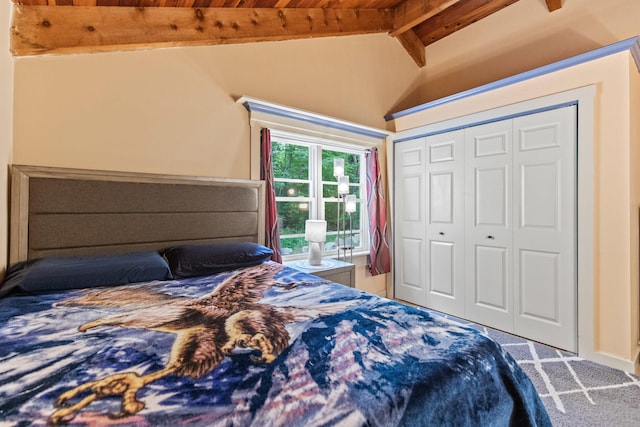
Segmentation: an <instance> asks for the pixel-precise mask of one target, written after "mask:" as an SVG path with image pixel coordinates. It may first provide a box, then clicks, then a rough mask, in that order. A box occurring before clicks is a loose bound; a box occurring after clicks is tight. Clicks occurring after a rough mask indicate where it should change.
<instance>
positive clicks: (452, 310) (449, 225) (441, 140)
mask: <svg viewBox="0 0 640 427" xmlns="http://www.w3.org/2000/svg"><path fill="white" fill-rule="evenodd" d="M426 153H427V165H426V171H427V174H426V181H427V188H426V190H427V229H426V235H427V240H426V246H425V249H426V261H427V269H426V279H427V294H426V301H425V306H426V307H429V308H432V309H435V310H440V311H443V312H445V313H449V314H452V315H455V316H460V317H462V316H464V298H465V283H464V244H465V238H464V217H465V215H464V161H465V159H464V130H463V129H460V130H456V131H451V132H446V133H441V134H438V135H433V136H429V137H427V145H426Z"/></svg>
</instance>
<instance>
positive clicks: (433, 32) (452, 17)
mask: <svg viewBox="0 0 640 427" xmlns="http://www.w3.org/2000/svg"><path fill="white" fill-rule="evenodd" d="M517 1H518V0H490V1H488V0H466V1H463V2H460V3H458V4H456V5H454V6H452V7H450V8H448V9H446V10H444V11H443V12H442V13H439V14H437V15H436V16H433V17H432V18H430V19H428V20H427V21H425V22H423V23H422V24H421V25H418V26H416V27H415V28H414V31H415V32H416V34H417V35H418V37H419V38H420V40H422V43H423V44H424V45H425V46H428V45H430V44H431V43H434V42H436V41H438V40H441V39H443V38H445V37H447V36H449V35H451V34H453V33H454V32H456V31H458V30H461V29H462V28H465V27H467V26H469V25H471V24H473V23H474V22H478V21H479V20H481V19H484V18H486V17H487V16H489V15H492V14H494V13H496V12H498V11H499V10H501V9H503V8H505V7H507V6H510V5H512V4H513V3H516V2H517Z"/></svg>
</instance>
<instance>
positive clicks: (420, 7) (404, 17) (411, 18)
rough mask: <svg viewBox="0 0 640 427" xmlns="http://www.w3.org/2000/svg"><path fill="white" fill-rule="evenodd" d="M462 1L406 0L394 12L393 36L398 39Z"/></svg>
mask: <svg viewBox="0 0 640 427" xmlns="http://www.w3.org/2000/svg"><path fill="white" fill-rule="evenodd" d="M460 1H461V0H406V1H404V2H402V3H400V4H399V5H398V6H396V8H395V9H394V11H393V15H394V16H393V31H391V35H392V36H393V37H396V36H397V35H399V34H401V33H404V32H405V31H407V30H410V29H411V28H413V27H415V26H416V25H418V24H421V23H423V22H424V21H426V20H427V19H429V18H431V17H433V16H435V15H437V14H438V13H440V12H442V11H444V10H446V9H448V8H450V7H451V6H453V5H455V4H456V3H458V2H460Z"/></svg>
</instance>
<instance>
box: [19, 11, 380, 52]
mask: <svg viewBox="0 0 640 427" xmlns="http://www.w3.org/2000/svg"><path fill="white" fill-rule="evenodd" d="M14 8H15V10H14V13H13V22H12V26H11V52H12V53H13V54H14V55H15V56H27V55H38V54H46V53H72V52H104V51H113V50H132V49H140V48H150V47H172V46H203V45H216V44H233V43H247V42H258V41H275V40H290V39H297V38H311V37H329V36H341V35H353V34H371V33H383V32H389V31H391V30H392V29H393V10H391V9H380V10H377V9H323V8H318V9H302V8H295V9H293V8H286V9H254V8H181V7H171V8H169V7H148V8H140V7H123V6H114V7H110V6H102V7H90V6H87V7H85V6H73V7H59V6H23V5H15V6H14Z"/></svg>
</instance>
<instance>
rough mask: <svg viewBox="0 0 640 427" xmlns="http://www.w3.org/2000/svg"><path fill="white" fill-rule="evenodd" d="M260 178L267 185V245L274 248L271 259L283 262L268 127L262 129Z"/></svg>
mask: <svg viewBox="0 0 640 427" xmlns="http://www.w3.org/2000/svg"><path fill="white" fill-rule="evenodd" d="M260 140H261V143H260V150H261V152H260V154H261V155H260V179H262V180H264V181H265V185H266V189H265V190H266V191H265V193H266V203H265V221H264V226H265V246H267V247H268V248H271V249H272V250H273V255H272V256H271V260H272V261H275V262H279V263H282V251H281V250H280V230H279V229H278V208H277V205H276V193H275V185H274V179H273V162H272V159H271V132H270V131H269V129H267V128H263V129H262V130H261V131H260Z"/></svg>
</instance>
